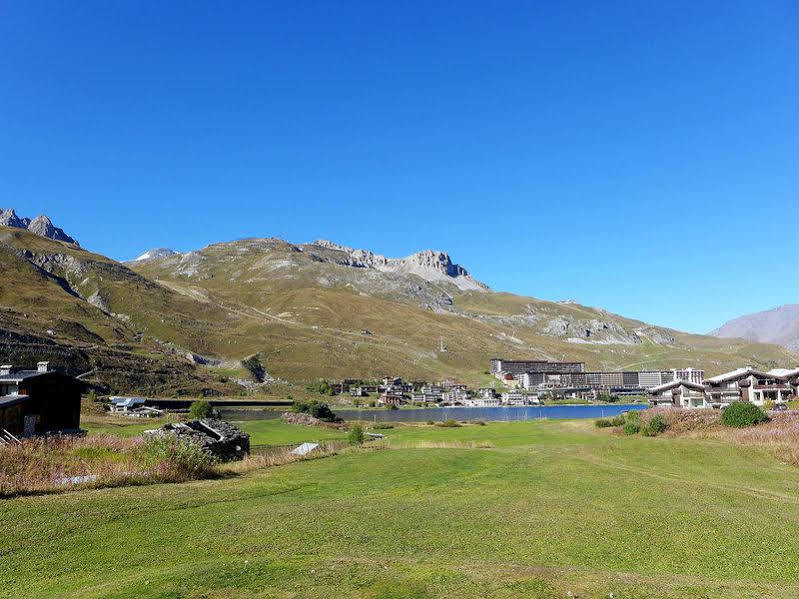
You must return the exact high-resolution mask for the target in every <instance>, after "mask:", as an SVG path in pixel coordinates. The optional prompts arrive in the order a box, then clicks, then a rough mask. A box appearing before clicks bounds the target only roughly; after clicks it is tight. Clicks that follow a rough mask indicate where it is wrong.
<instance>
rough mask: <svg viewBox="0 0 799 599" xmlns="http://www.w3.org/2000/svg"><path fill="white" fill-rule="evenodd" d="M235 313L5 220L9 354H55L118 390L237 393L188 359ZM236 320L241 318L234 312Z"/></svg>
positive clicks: (1, 248) (3, 316)
mask: <svg viewBox="0 0 799 599" xmlns="http://www.w3.org/2000/svg"><path fill="white" fill-rule="evenodd" d="M228 316H229V315H228V314H227V313H226V312H225V311H223V310H221V309H219V308H217V307H214V306H212V305H209V304H201V303H199V302H196V301H194V300H191V299H190V298H187V297H186V296H183V295H181V294H178V293H175V292H173V291H171V290H169V289H167V288H164V287H162V286H160V285H157V284H155V283H153V282H151V281H149V280H147V279H145V278H143V277H141V276H140V275H138V274H136V273H134V272H133V271H131V270H130V269H128V268H127V267H125V266H124V265H122V264H119V263H117V262H115V261H113V260H110V259H108V258H105V257H103V256H99V255H97V254H92V253H90V252H87V251H85V250H82V249H80V248H78V247H75V246H72V245H68V244H65V243H61V242H58V241H53V240H50V239H46V238H43V237H39V236H37V235H34V234H32V233H29V232H27V231H24V230H20V229H10V228H7V227H0V358H2V361H3V363H11V364H19V365H22V364H27V365H30V364H33V363H35V362H37V361H38V360H42V359H47V360H50V361H51V362H53V364H54V365H56V366H59V367H62V368H66V369H68V370H69V371H71V372H73V373H75V374H78V373H85V372H89V371H93V374H91V375H89V376H87V380H89V381H93V382H95V383H97V384H98V385H100V386H101V387H105V388H108V389H110V390H130V389H137V390H141V391H143V392H144V391H146V392H151V393H163V394H173V393H177V392H179V391H180V390H186V391H191V392H194V393H200V392H202V391H203V390H210V391H211V392H232V391H235V390H236V389H235V386H232V385H225V384H219V382H218V381H211V380H210V379H209V378H208V377H207V376H206V373H205V372H204V371H202V369H198V368H196V366H195V365H193V364H191V363H190V361H188V360H186V359H185V357H184V353H185V352H183V351H182V349H179V348H183V347H191V348H193V349H194V351H197V352H202V351H205V350H208V349H212V346H213V339H214V337H213V333H214V332H215V331H217V330H218V329H219V328H220V327H223V326H224V322H225V319H227V318H228ZM231 318H233V316H231Z"/></svg>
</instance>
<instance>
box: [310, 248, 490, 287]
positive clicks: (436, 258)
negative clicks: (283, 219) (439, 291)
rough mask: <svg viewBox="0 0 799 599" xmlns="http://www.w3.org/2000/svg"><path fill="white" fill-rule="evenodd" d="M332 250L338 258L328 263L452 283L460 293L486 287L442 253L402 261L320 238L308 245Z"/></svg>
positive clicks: (411, 257)
mask: <svg viewBox="0 0 799 599" xmlns="http://www.w3.org/2000/svg"><path fill="white" fill-rule="evenodd" d="M313 246H316V247H319V248H325V249H327V250H333V251H334V252H336V253H338V254H339V256H332V257H329V258H328V259H329V261H331V262H335V263H338V264H343V265H346V266H353V267H357V268H369V269H374V270H379V271H381V272H394V273H403V274H411V275H416V276H418V277H420V278H422V279H424V280H425V281H430V282H441V283H452V284H453V285H455V286H456V287H458V288H459V289H461V290H464V291H486V290H488V286H487V285H485V284H484V283H481V282H480V281H478V280H476V279H474V278H473V277H472V276H471V275H470V274H469V272H468V271H467V270H466V269H465V268H463V267H462V266H460V265H459V264H455V263H454V262H453V261H452V259H451V258H450V256H449V254H447V253H446V252H439V251H434V250H424V251H422V252H417V253H416V254H412V255H410V256H407V257H405V258H386V257H385V256H381V255H380V254H375V253H373V252H370V251H367V250H358V249H354V248H350V247H347V246H344V245H339V244H337V243H333V242H332V241H328V240H326V239H320V240H317V241H315V242H313V244H311V245H310V246H306V247H308V248H310V249H311V251H313Z"/></svg>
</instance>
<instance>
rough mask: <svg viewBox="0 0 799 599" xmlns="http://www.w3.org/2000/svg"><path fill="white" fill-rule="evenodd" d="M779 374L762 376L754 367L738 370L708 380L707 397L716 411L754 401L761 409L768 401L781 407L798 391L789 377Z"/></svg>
mask: <svg viewBox="0 0 799 599" xmlns="http://www.w3.org/2000/svg"><path fill="white" fill-rule="evenodd" d="M778 372H780V371H777V372H774V371H771V372H762V371H760V370H757V369H755V368H752V367H751V366H747V367H745V368H738V369H737V370H733V371H731V372H726V373H724V374H720V375H718V376H714V377H711V378H709V379H705V389H706V393H707V395H708V396H709V399H710V403H711V404H712V405H713V407H723V406H726V405H729V404H731V403H732V402H734V401H739V400H741V401H751V402H752V403H753V404H755V405H758V406H762V405H763V404H764V403H765V402H766V401H769V400H770V401H774V402H777V403H782V402H784V401H788V399H790V398H792V397H794V395H795V393H796V387H795V386H793V385H792V384H791V382H790V378H791V377H790V376H789V375H786V374H778ZM789 372H790V371H789Z"/></svg>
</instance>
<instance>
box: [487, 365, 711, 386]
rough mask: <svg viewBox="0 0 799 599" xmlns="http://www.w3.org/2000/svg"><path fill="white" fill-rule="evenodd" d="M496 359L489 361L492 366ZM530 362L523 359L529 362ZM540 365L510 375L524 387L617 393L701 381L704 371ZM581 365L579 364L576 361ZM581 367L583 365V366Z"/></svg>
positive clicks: (699, 382) (504, 373)
mask: <svg viewBox="0 0 799 599" xmlns="http://www.w3.org/2000/svg"><path fill="white" fill-rule="evenodd" d="M496 362H497V360H492V366H493V367H496V366H495V363H496ZM499 362H500V363H501V364H502V366H507V365H508V364H513V365H516V364H519V362H511V363H509V362H507V361H503V360H499ZM530 364H532V362H526V363H525V365H530ZM542 364H547V363H542V362H539V363H536V366H537V367H539V370H533V371H527V372H524V373H522V374H520V375H511V376H513V378H514V379H515V380H518V382H519V384H520V385H521V386H522V387H524V388H525V389H565V388H588V389H592V390H607V391H617V392H627V393H633V392H644V391H645V390H646V389H650V388H652V387H657V386H660V385H663V384H666V383H669V382H671V381H675V380H685V381H688V382H691V383H696V384H701V383H702V380H703V378H704V374H705V373H704V371H703V370H699V369H695V368H682V369H673V370H644V371H591V372H586V371H585V370H584V368H582V369H581V370H579V371H576V372H564V371H563V370H562V369H552V370H545V369H544V368H545V367H544V366H541V365H542ZM548 364H550V365H552V364H577V363H574V362H560V363H553V362H549V363H548ZM579 364H581V365H582V363H579ZM582 366H583V367H584V365H582ZM500 374H501V375H504V376H506V377H507V376H508V374H509V373H506V372H505V371H500Z"/></svg>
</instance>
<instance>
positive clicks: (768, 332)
mask: <svg viewBox="0 0 799 599" xmlns="http://www.w3.org/2000/svg"><path fill="white" fill-rule="evenodd" d="M710 334H711V335H713V336H714V337H723V338H735V339H746V340H748V341H754V342H759V343H775V344H777V345H782V346H783V347H787V348H788V349H792V350H799V304H788V305H785V306H780V307H778V308H773V309H772V310H765V311H763V312H756V313H754V314H747V315H746V316H740V317H739V318H735V319H733V320H730V321H729V322H726V323H724V324H723V325H721V326H720V327H719V328H717V329H716V330H714V331H711V332H710Z"/></svg>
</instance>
